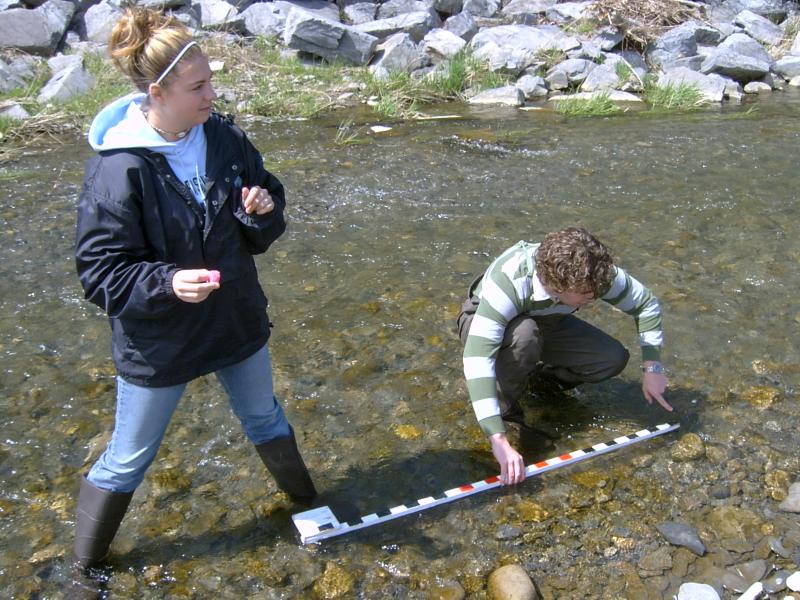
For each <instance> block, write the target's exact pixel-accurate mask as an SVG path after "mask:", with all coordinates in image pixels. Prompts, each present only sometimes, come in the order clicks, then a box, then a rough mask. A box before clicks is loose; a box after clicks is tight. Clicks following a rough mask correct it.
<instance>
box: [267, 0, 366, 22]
mask: <svg viewBox="0 0 800 600" xmlns="http://www.w3.org/2000/svg"><path fill="white" fill-rule="evenodd" d="M273 4H274V5H275V8H276V9H277V10H278V12H280V13H281V14H282V15H283V16H284V17H288V16H289V13H290V12H292V9H293V8H300V9H302V10H304V11H306V12H310V13H311V14H312V15H317V16H318V17H325V18H326V19H330V20H331V21H338V20H339V7H338V6H337V5H336V4H334V3H332V2H327V1H326V0H275V2H273ZM351 4H355V2H352V3H351Z"/></svg>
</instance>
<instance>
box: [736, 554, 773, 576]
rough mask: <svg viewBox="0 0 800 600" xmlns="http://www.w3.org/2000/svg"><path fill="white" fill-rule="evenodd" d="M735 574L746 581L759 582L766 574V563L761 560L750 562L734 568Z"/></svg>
mask: <svg viewBox="0 0 800 600" xmlns="http://www.w3.org/2000/svg"><path fill="white" fill-rule="evenodd" d="M734 568H735V569H736V572H737V573H738V574H739V575H741V576H742V577H744V578H745V579H746V580H747V581H761V580H762V579H763V578H764V575H766V574H767V563H766V561H764V560H762V559H758V560H751V561H750V562H746V563H742V564H740V565H736V567H734Z"/></svg>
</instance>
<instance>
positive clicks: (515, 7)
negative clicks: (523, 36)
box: [501, 0, 558, 15]
mask: <svg viewBox="0 0 800 600" xmlns="http://www.w3.org/2000/svg"><path fill="white" fill-rule="evenodd" d="M557 3H558V0H511V2H509V3H508V4H506V5H505V6H504V7H503V10H502V11H501V12H502V13H503V14H504V15H543V14H545V13H546V12H547V11H548V10H549V9H551V8H553V7H554V6H555V5H556V4H557Z"/></svg>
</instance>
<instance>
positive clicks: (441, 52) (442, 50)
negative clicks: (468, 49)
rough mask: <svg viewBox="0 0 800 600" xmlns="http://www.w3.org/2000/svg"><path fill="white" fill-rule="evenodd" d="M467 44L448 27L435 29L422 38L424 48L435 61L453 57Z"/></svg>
mask: <svg viewBox="0 0 800 600" xmlns="http://www.w3.org/2000/svg"><path fill="white" fill-rule="evenodd" d="M466 45H467V42H465V41H464V40H463V39H461V38H460V37H458V36H457V35H456V34H455V33H452V32H450V31H447V30H446V29H433V30H431V31H429V32H428V33H427V35H426V36H425V37H424V38H423V39H422V49H423V51H424V52H426V53H427V54H428V56H430V57H431V60H432V61H433V62H434V63H439V62H442V61H443V60H447V59H448V58H452V57H453V56H455V55H456V54H458V52H459V51H460V50H461V49H462V48H463V47H464V46H466Z"/></svg>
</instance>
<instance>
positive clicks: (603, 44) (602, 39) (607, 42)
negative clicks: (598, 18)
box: [592, 25, 625, 52]
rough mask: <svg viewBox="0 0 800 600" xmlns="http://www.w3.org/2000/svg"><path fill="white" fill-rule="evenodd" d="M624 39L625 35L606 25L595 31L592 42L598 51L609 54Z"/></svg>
mask: <svg viewBox="0 0 800 600" xmlns="http://www.w3.org/2000/svg"><path fill="white" fill-rule="evenodd" d="M624 39H625V34H624V33H622V31H620V30H619V29H618V28H616V27H614V26H612V25H607V26H605V27H601V28H600V29H599V30H597V32H596V35H595V37H594V38H592V42H593V43H595V44H597V45H598V46H600V50H602V51H604V52H609V51H610V50H613V49H614V48H616V47H617V46H619V45H620V43H622V40H624Z"/></svg>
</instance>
